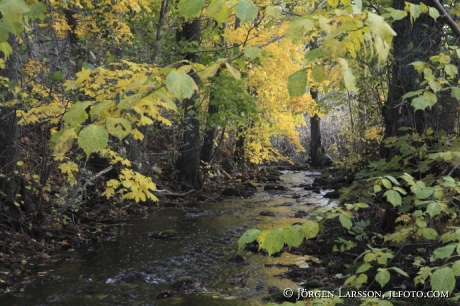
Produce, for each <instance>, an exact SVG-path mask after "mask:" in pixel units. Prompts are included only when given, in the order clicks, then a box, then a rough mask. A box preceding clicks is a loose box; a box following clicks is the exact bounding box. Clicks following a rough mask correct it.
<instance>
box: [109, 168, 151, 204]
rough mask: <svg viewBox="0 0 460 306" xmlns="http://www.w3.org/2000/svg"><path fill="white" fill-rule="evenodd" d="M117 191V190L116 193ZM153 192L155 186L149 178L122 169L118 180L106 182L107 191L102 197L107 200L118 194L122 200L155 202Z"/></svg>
mask: <svg viewBox="0 0 460 306" xmlns="http://www.w3.org/2000/svg"><path fill="white" fill-rule="evenodd" d="M117 189H119V190H118V191H116V190H117ZM154 190H156V185H155V184H154V183H153V182H152V179H151V178H150V177H147V176H144V175H142V174H140V173H138V172H135V171H133V170H131V169H123V170H122V171H121V174H120V176H119V180H113V179H112V180H109V181H108V182H107V189H106V190H105V192H104V193H103V195H104V196H106V197H108V198H109V197H111V196H112V195H114V194H115V193H116V192H119V193H123V194H124V195H123V199H134V200H135V201H136V202H139V201H146V200H147V199H149V200H152V201H156V200H158V199H157V197H156V196H155V195H154V194H153V193H152V192H151V191H154Z"/></svg>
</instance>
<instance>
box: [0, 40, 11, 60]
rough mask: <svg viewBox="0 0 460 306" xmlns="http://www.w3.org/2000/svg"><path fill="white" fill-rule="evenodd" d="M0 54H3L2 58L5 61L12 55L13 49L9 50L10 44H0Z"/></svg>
mask: <svg viewBox="0 0 460 306" xmlns="http://www.w3.org/2000/svg"><path fill="white" fill-rule="evenodd" d="M0 52H3V55H4V57H3V58H4V59H7V58H8V57H9V56H10V55H11V53H13V49H12V48H11V46H10V44H9V43H8V42H7V41H5V42H2V43H0Z"/></svg>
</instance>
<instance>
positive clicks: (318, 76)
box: [311, 65, 326, 83]
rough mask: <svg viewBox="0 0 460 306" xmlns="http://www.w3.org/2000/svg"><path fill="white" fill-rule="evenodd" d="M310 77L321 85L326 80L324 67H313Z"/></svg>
mask: <svg viewBox="0 0 460 306" xmlns="http://www.w3.org/2000/svg"><path fill="white" fill-rule="evenodd" d="M311 76H312V77H313V79H314V80H315V81H316V82H318V83H321V82H323V81H324V80H326V70H325V69H324V66H321V65H315V66H313V68H312V70H311Z"/></svg>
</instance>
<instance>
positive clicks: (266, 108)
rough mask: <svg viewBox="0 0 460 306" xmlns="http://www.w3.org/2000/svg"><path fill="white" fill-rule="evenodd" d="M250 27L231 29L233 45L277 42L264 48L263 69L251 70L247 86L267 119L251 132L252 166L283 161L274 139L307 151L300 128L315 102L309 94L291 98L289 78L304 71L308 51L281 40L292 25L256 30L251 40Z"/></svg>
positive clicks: (248, 133) (263, 116) (256, 67)
mask: <svg viewBox="0 0 460 306" xmlns="http://www.w3.org/2000/svg"><path fill="white" fill-rule="evenodd" d="M248 27H249V26H248V25H246V26H245V25H243V26H241V27H239V28H237V29H234V30H233V29H231V27H228V28H227V37H228V40H229V43H230V44H244V43H245V42H246V43H247V45H245V46H244V47H258V46H262V45H264V44H266V43H267V42H269V41H274V42H272V43H270V44H268V45H267V46H264V47H263V49H262V52H263V55H264V56H263V58H260V61H261V63H260V65H256V64H250V65H248V66H247V70H248V78H247V79H246V84H247V86H248V87H249V88H250V89H251V91H252V92H254V94H255V96H256V97H257V101H258V102H257V107H258V111H259V113H260V114H261V117H262V118H263V120H258V121H256V122H254V124H253V125H252V127H251V128H250V129H249V130H248V131H247V135H248V137H249V139H250V141H249V142H248V144H247V149H248V150H247V151H248V155H249V156H248V157H249V159H250V161H251V162H254V163H261V162H263V161H264V160H265V161H267V160H274V159H277V158H279V157H280V156H279V154H278V153H277V152H276V150H274V149H273V148H271V144H270V137H271V136H272V135H280V136H286V137H287V138H288V139H289V140H290V141H291V142H292V143H293V144H295V145H296V147H297V149H298V150H299V151H303V147H302V145H301V143H300V139H299V135H298V132H297V130H296V128H297V127H299V126H303V125H305V121H304V116H303V114H304V113H305V112H308V111H312V110H313V109H314V108H315V102H314V101H313V100H312V98H311V96H310V95H307V94H306V95H303V96H301V97H297V98H294V99H292V98H290V96H289V92H288V89H287V83H288V78H289V76H290V75H291V74H292V72H293V71H296V70H299V69H302V68H303V62H304V60H303V57H304V51H303V49H302V48H301V46H299V45H296V44H294V43H293V42H291V41H290V40H287V39H279V40H277V37H279V36H281V35H283V34H284V32H285V31H286V29H287V27H288V23H286V22H283V23H279V24H276V25H273V26H267V27H260V28H257V29H252V30H251V31H250V32H249V33H250V34H249V36H248V31H249V29H248ZM275 40H276V41H275Z"/></svg>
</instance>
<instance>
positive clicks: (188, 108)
mask: <svg viewBox="0 0 460 306" xmlns="http://www.w3.org/2000/svg"><path fill="white" fill-rule="evenodd" d="M200 34H201V22H200V20H199V19H195V20H193V21H192V22H189V23H186V24H185V25H184V26H183V29H182V32H181V33H180V35H181V36H182V37H183V38H185V39H186V40H187V41H197V42H199V41H200ZM186 59H188V60H190V61H193V62H199V61H200V58H199V56H198V55H197V54H196V53H194V54H187V56H186ZM190 76H191V77H192V78H193V79H194V81H195V83H196V84H197V85H198V86H199V85H200V79H199V77H198V75H197V74H196V73H194V72H193V71H192V72H191V73H190ZM199 97H200V95H199V93H195V94H194V95H193V96H192V97H191V98H190V99H185V100H184V101H183V104H182V107H183V110H184V122H183V123H184V126H185V131H184V134H183V145H182V147H181V153H180V155H179V158H178V159H177V162H176V168H177V169H178V170H179V177H180V179H181V180H183V181H184V182H185V183H186V185H187V187H188V188H190V187H193V188H195V189H201V187H202V186H203V183H202V180H201V177H200V149H201V148H200V142H201V137H200V121H199V120H198V119H197V118H196V117H195V114H196V113H197V112H198V110H197V107H196V103H195V102H196V100H198V99H199Z"/></svg>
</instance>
